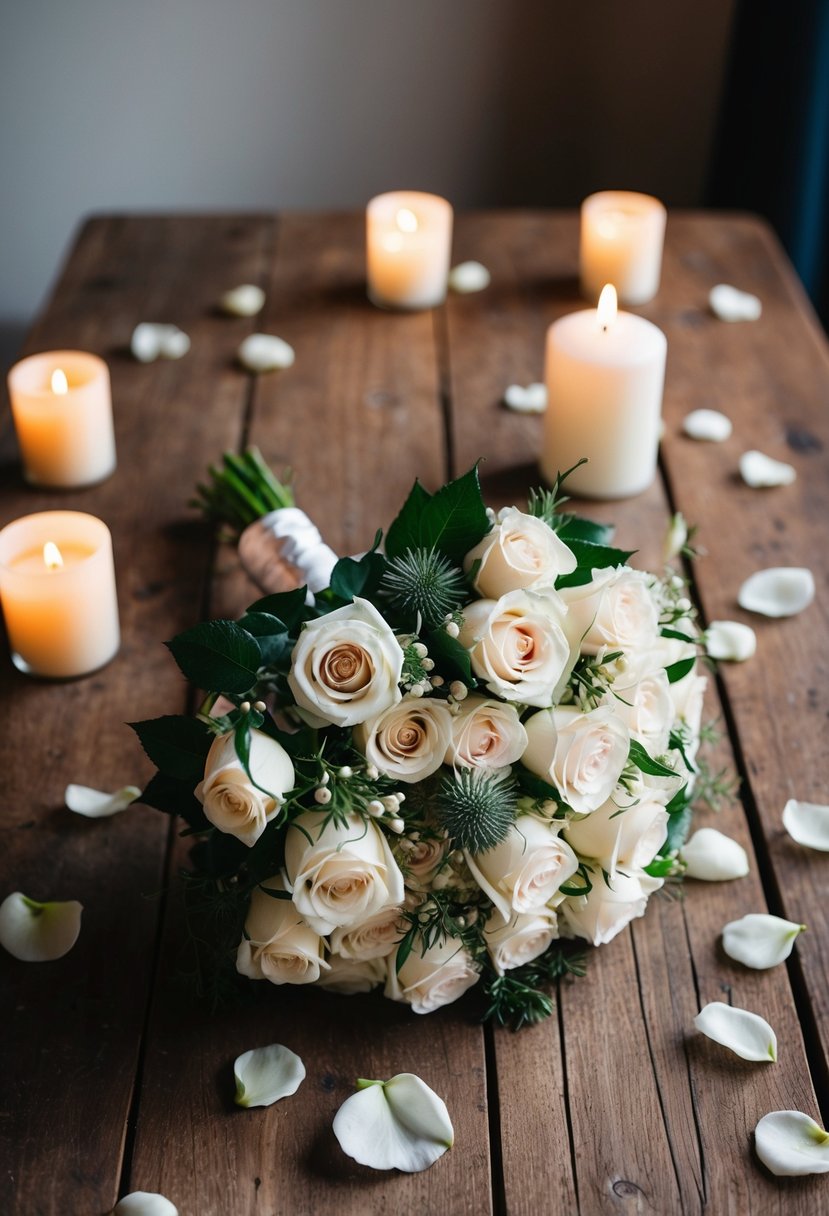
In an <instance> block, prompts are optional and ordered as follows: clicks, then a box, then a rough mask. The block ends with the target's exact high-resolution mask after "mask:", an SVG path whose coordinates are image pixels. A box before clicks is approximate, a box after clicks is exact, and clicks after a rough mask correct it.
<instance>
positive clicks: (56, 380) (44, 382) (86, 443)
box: [8, 350, 115, 488]
mask: <svg viewBox="0 0 829 1216" xmlns="http://www.w3.org/2000/svg"><path fill="white" fill-rule="evenodd" d="M8 379H9V397H10V399H11V407H12V415H13V417H14V426H15V430H16V432H17V441H18V443H19V445H20V453H21V456H22V459H23V469H24V472H25V475H26V478H27V480H28V481H30V482H33V483H34V484H35V485H40V486H50V487H55V488H60V487H63V488H68V487H71V486H88V485H93V484H95V483H96V482H99V481H103V480H104V478H105V477H109V475H110V473H112V472H113V471H114V469H115V435H114V432H113V427H112V396H111V392H110V384H109V369H108V368H107V365H106V363H104V361H103V359H99V358H98V356H97V355H90V354H87V353H85V352H84V351H79V350H55V351H47V352H45V353H44V354H41V355H31V356H30V357H29V358H28V359H23V360H22V361H21V362H20V363H17V364H15V366H14V367H13V368H12V369H11V371H10V372H9V378H8Z"/></svg>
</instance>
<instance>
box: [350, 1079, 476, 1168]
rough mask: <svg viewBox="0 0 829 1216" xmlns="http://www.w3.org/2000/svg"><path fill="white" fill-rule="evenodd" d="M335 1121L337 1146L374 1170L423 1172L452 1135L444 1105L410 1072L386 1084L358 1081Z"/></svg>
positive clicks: (450, 1139) (444, 1149)
mask: <svg viewBox="0 0 829 1216" xmlns="http://www.w3.org/2000/svg"><path fill="white" fill-rule="evenodd" d="M357 1084H358V1086H359V1087H360V1088H359V1090H358V1092H357V1093H356V1094H352V1096H351V1097H350V1098H346V1100H345V1102H343V1104H342V1106H341V1107H340V1109H339V1110H338V1111H337V1114H336V1116H335V1117H334V1135H335V1136H336V1137H337V1139H338V1140H339V1142H340V1147H341V1148H342V1150H343V1152H344V1153H347V1154H348V1156H349V1157H353V1158H354V1160H355V1161H358V1162H359V1163H360V1165H368V1166H370V1167H371V1168H372V1169H375V1170H392V1169H398V1170H403V1171H405V1172H406V1173H408V1174H413V1173H417V1172H419V1171H420V1170H425V1169H428V1167H429V1166H430V1165H433V1164H434V1162H435V1161H437V1159H438V1158H439V1157H442V1156H443V1154H444V1153H445V1152H446V1150H447V1149H448V1148H451V1147H452V1144H453V1143H454V1139H455V1133H454V1130H453V1128H452V1123H451V1120H450V1118H449V1112H448V1111H447V1109H446V1105H445V1103H444V1102H443V1101H442V1099H440V1098H439V1097H438V1096H437V1094H436V1093H434V1091H433V1090H431V1089H430V1088H429V1086H428V1085H427V1084H426V1083H425V1082H424V1081H421V1079H420V1077H416V1076H415V1075H414V1074H413V1073H410V1072H403V1073H398V1075H397V1076H396V1077H392V1078H391V1080H390V1081H362V1080H361V1081H358V1082H357Z"/></svg>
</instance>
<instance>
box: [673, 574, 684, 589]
mask: <svg viewBox="0 0 829 1216" xmlns="http://www.w3.org/2000/svg"><path fill="white" fill-rule="evenodd" d="M671 586H672V587H684V586H685V579H684V578H680V577H679V575H678V574H675V575H674V576H673V578H672V579H671Z"/></svg>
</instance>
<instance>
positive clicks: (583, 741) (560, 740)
mask: <svg viewBox="0 0 829 1216" xmlns="http://www.w3.org/2000/svg"><path fill="white" fill-rule="evenodd" d="M525 727H526V731H527V738H528V740H529V742H528V744H527V750H526V751H525V752H524V755H523V756H522V763H523V764H524V765H526V767H527V768H528V769H529V770H530V772H532V773H535V774H536V775H537V776H539V777H541V778H543V780H544V781H549V782H550V784H551V785H554V786H555V787H556V789H557V790H558V792H559V793H560V794H561V797H562V798H563V799H564V801H565V802H566V803H567V805H568V806H571V807H572V808H573V810H574V811H578V812H579V814H582V815H584V814H587V813H588V812H589V811H594V810H595V809H596V807H599V806H601V805H602V803H603V802H606V801H607V799H608V798H609V797H610V795H611V793H612V792H613V790H614V789H615V787H616V783H617V781H618V780H619V777H620V775H621V772H622V769H623V768H624V767H625V765H626V764H627V758H628V753H629V751H630V732H629V731H628V728H627V727H626V726H625V724H624V722H623V721H622V719H621V718H620V716H619V715H618V714H617V713H616V712H615V710H614V709H613V708H612V707H611V706H609V705H600V706H599V707H598V709H592V710H590V712H589V713H586V714H583V713H581V711H580V710H578V709H575V708H572V707H568V706H564V707H559V708H558V709H546V710H542V711H541V712H540V713H537V714H533V716H532V717H531V718H529V719H528V721H527V722H526V723H525Z"/></svg>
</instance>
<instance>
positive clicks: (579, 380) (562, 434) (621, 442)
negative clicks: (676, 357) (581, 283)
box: [541, 285, 668, 498]
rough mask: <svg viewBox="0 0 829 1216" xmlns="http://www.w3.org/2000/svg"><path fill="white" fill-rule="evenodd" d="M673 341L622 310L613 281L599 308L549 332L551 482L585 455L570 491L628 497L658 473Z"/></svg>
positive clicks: (546, 464) (547, 457)
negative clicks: (667, 367)
mask: <svg viewBox="0 0 829 1216" xmlns="http://www.w3.org/2000/svg"><path fill="white" fill-rule="evenodd" d="M667 349H668V343H667V340H666V338H665V335H664V334H663V333H662V330H661V329H657V327H656V326H655V325H652V324H651V322H650V321H646V320H645V318H644V317H636V316H634V315H633V314H632V313H629V312H617V311H616V292H615V291H614V289H613V287H611V286H609V285H608V286H606V287H605V289H604V291H603V292H602V294H601V299H600V300H599V306H598V308H595V309H594V308H588V309H585V310H584V311H583V312H574V313H570V315H569V316H566V317H562V318H561V319H560V320H559V321H556V322H554V324H552V325H551V326H550V328H549V330H548V331H547V398H548V401H547V413H546V418H545V431H544V445H543V450H542V455H541V471H542V473H543V474H544V476H545V478H546V479H547V480H548V481H553V480H554V478H555V476H556V473H558V472H559V471H564V470H565V469H569V468H571V467H572V466H573V465H574V464H576V462H577V461H579V460H581V458H582V457H583V456H586V457H587V460H588V463H587V464H586V465H582V466H581V468H579V469H577V470H576V471H575V472H574V473H573V474H572V476H571V477H570V478H569V479H568V481H567V488H568V489H569V490H572V491H573V492H574V493H576V494H582V495H584V496H585V497H587V498H625V497H627V496H628V495H630V494H638V493H639V492H640V491H641V490H644V489H646V488H647V486H649V485H650V483H651V481H652V480H653V477H654V473H655V472H656V455H657V449H658V447H659V425H660V418H661V414H662V389H663V385H664V381H665V357H666V354H667Z"/></svg>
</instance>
